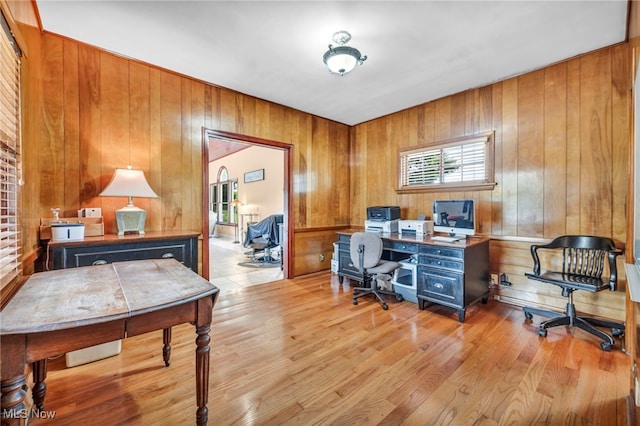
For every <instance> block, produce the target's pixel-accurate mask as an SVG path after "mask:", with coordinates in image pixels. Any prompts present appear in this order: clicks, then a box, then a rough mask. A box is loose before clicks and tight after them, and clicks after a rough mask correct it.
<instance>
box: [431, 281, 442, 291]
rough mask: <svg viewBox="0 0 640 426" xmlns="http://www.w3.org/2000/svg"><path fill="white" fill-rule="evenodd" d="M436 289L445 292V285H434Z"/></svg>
mask: <svg viewBox="0 0 640 426" xmlns="http://www.w3.org/2000/svg"><path fill="white" fill-rule="evenodd" d="M433 286H434V287H435V288H437V289H438V290H443V289H444V285H442V284H440V283H435V284H434V285H433Z"/></svg>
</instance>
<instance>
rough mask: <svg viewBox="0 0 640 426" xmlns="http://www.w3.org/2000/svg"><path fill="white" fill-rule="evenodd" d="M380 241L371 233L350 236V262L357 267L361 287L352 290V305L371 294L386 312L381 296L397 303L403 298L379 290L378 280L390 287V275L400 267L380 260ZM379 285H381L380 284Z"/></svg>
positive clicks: (386, 306) (389, 291)
mask: <svg viewBox="0 0 640 426" xmlns="http://www.w3.org/2000/svg"><path fill="white" fill-rule="evenodd" d="M382 248H383V245H382V239H381V238H380V236H379V235H377V234H374V233H371V232H356V233H354V234H353V235H351V242H350V243H349V251H350V254H351V262H353V264H354V265H355V266H357V267H358V271H359V273H360V275H361V278H362V279H361V280H360V281H361V282H362V287H355V288H354V289H353V304H354V305H357V304H358V299H359V298H361V297H363V296H366V295H369V294H371V295H372V296H373V297H374V298H376V299H377V300H378V301H379V302H380V303H381V304H382V309H384V310H387V309H389V306H388V305H387V301H386V300H385V298H384V296H383V295H387V296H393V297H395V298H396V300H397V301H398V302H402V301H403V300H404V298H403V297H402V295H401V294H400V293H396V292H395V291H391V290H384V289H381V288H379V283H378V280H381V281H383V282H386V283H387V284H388V287H389V288H390V287H391V283H390V280H391V273H392V272H393V271H395V270H396V269H398V268H399V267H400V264H399V263H397V262H391V261H388V260H382V259H381V257H382ZM380 284H381V283H380Z"/></svg>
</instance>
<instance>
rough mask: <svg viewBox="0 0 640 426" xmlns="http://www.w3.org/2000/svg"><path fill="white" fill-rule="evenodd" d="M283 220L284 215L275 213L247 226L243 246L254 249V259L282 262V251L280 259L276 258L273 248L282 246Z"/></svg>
mask: <svg viewBox="0 0 640 426" xmlns="http://www.w3.org/2000/svg"><path fill="white" fill-rule="evenodd" d="M283 220H284V215H282V214H274V215H271V216H267V217H266V218H264V219H263V220H261V221H260V222H257V223H254V224H252V225H249V226H248V227H247V232H246V235H245V238H244V242H243V246H244V247H247V248H251V249H252V257H253V259H254V261H263V262H274V261H280V262H281V259H282V253H280V260H277V259H274V258H273V256H272V254H271V249H273V248H275V247H278V246H280V247H282V246H281V244H282V241H280V240H281V235H280V227H279V225H282V223H283Z"/></svg>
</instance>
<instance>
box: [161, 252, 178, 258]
mask: <svg viewBox="0 0 640 426" xmlns="http://www.w3.org/2000/svg"><path fill="white" fill-rule="evenodd" d="M174 257H175V256H174V255H173V253H165V254H163V255H162V258H163V259H173V258H174Z"/></svg>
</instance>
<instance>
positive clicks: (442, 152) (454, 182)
mask: <svg viewBox="0 0 640 426" xmlns="http://www.w3.org/2000/svg"><path fill="white" fill-rule="evenodd" d="M399 171H400V179H399V189H398V191H399V192H419V191H425V192H426V191H442V190H447V189H449V190H473V189H491V188H493V187H494V186H495V183H494V182H493V181H494V173H493V132H490V133H484V134H481V135H474V136H466V137H463V138H455V139H449V140H446V141H439V142H435V143H433V144H429V145H422V146H419V147H410V148H404V149H401V150H400V151H399Z"/></svg>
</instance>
